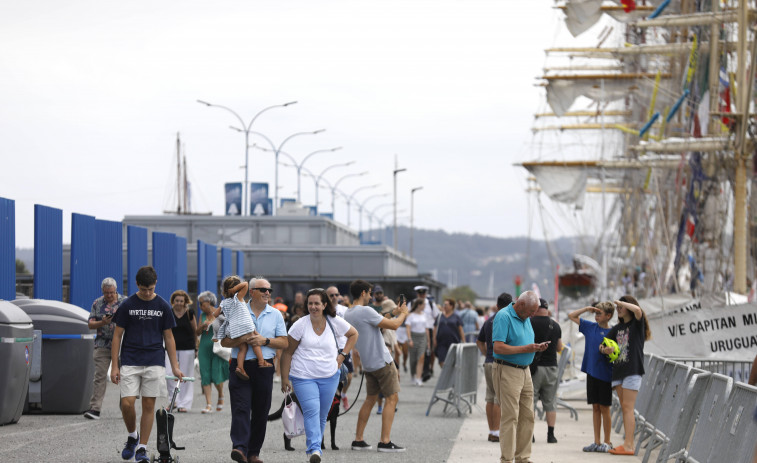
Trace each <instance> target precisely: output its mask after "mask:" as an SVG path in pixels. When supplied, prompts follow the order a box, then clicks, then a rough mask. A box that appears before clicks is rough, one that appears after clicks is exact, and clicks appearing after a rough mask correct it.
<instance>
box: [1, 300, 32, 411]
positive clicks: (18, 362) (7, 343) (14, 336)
mask: <svg viewBox="0 0 757 463" xmlns="http://www.w3.org/2000/svg"><path fill="white" fill-rule="evenodd" d="M32 330H33V327H32V319H31V318H29V316H28V315H26V313H24V311H23V310H21V309H19V308H18V307H16V306H15V305H13V304H11V303H10V302H7V301H2V300H0V371H2V372H3V373H2V375H0V425H4V424H10V423H15V422H17V421H18V419H19V418H20V417H21V412H22V411H23V409H24V405H25V404H26V391H27V389H28V388H29V370H30V367H29V364H30V363H31V358H32V340H33V338H32Z"/></svg>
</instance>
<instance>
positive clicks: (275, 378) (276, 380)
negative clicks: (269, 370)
mask: <svg viewBox="0 0 757 463" xmlns="http://www.w3.org/2000/svg"><path fill="white" fill-rule="evenodd" d="M273 382H274V383H280V382H281V376H279V375H273Z"/></svg>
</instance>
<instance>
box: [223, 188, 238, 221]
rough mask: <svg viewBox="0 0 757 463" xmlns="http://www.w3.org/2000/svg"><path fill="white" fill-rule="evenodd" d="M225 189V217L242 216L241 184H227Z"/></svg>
mask: <svg viewBox="0 0 757 463" xmlns="http://www.w3.org/2000/svg"><path fill="white" fill-rule="evenodd" d="M224 186H225V187H226V208H225V209H224V210H225V211H226V215H242V184H241V183H227V184H225V185H224Z"/></svg>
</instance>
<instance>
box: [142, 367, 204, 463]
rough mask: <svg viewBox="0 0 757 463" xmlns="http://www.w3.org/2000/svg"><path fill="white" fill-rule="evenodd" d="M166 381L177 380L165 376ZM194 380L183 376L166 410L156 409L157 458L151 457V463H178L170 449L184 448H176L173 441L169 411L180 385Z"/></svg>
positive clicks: (176, 457)
mask: <svg viewBox="0 0 757 463" xmlns="http://www.w3.org/2000/svg"><path fill="white" fill-rule="evenodd" d="M166 379H173V380H177V379H179V378H177V377H176V376H166ZM194 380H195V379H194V378H193V377H190V376H185V377H183V378H182V379H181V381H178V382H177V383H176V387H175V388H174V389H173V396H172V397H171V403H170V404H169V405H168V407H166V408H158V411H156V412H155V423H156V425H157V434H158V456H157V457H156V456H155V455H153V456H152V462H153V463H155V462H158V463H179V456H178V455H177V456H175V457H172V456H171V449H176V450H184V448H185V447H177V446H176V443H175V442H174V441H173V423H174V417H173V413H171V410H173V406H174V402H176V396H177V395H178V394H179V391H180V390H181V383H183V382H184V381H194Z"/></svg>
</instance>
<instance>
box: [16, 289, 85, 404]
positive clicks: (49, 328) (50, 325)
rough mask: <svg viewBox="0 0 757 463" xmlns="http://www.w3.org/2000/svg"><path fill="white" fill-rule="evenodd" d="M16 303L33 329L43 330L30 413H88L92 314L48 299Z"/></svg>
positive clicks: (32, 377) (32, 380)
mask: <svg viewBox="0 0 757 463" xmlns="http://www.w3.org/2000/svg"><path fill="white" fill-rule="evenodd" d="M13 303H14V304H15V305H16V306H18V307H19V308H20V309H21V310H23V311H24V312H26V314H27V315H28V316H29V318H31V320H32V323H33V325H34V330H35V331H40V332H41V338H42V342H41V346H42V347H41V349H39V352H35V353H34V357H33V364H32V372H31V374H30V378H29V396H28V399H27V400H28V407H27V408H28V410H29V411H42V412H44V413H83V412H85V411H86V410H87V409H88V408H89V399H90V398H91V397H92V387H93V386H92V379H93V377H94V374H95V363H94V360H93V358H92V351H93V349H94V338H95V335H94V334H92V333H91V332H90V330H89V328H88V327H87V320H88V319H89V312H87V311H85V310H82V309H81V308H80V307H77V306H75V305H72V304H67V303H65V302H60V301H49V300H45V299H16V300H14V301H13ZM37 345H39V344H37ZM37 359H41V360H40V365H41V368H39V367H37V366H35V364H34V362H37ZM25 411H26V410H25Z"/></svg>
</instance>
